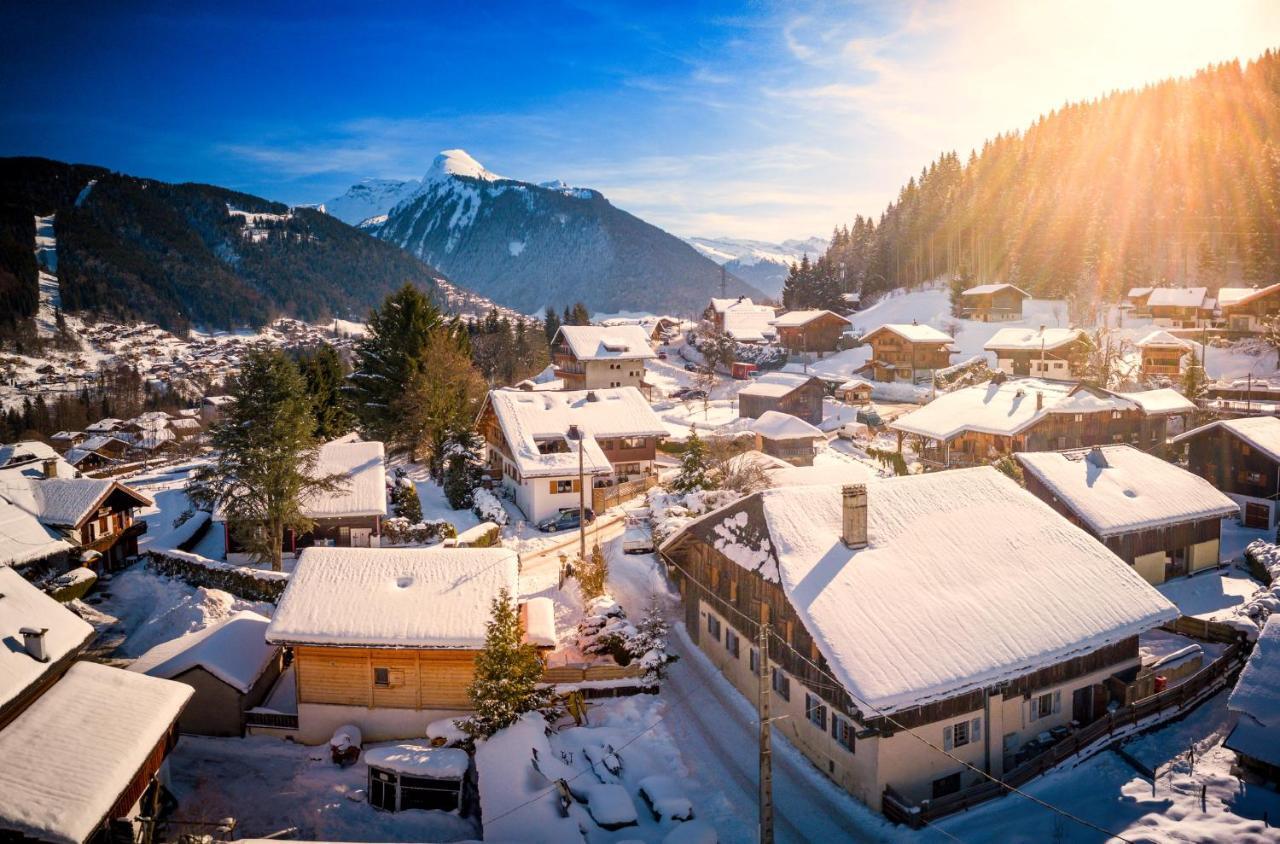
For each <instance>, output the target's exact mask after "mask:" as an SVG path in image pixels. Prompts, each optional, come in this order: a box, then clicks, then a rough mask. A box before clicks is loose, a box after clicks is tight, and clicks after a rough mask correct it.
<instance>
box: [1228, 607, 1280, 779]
mask: <svg viewBox="0 0 1280 844" xmlns="http://www.w3.org/2000/svg"><path fill="white" fill-rule="evenodd" d="M1227 708H1228V709H1230V710H1231V711H1232V712H1238V713H1240V718H1239V720H1238V721H1237V723H1236V727H1235V729H1234V730H1232V732H1231V735H1229V736H1228V737H1227V740H1226V741H1225V742H1224V745H1225V746H1226V747H1227V748H1229V749H1231V750H1235V751H1237V752H1240V753H1244V754H1246V755H1248V756H1252V757H1254V758H1255V759H1260V760H1262V761H1264V762H1267V763H1269V764H1271V765H1277V766H1280V742H1277V741H1276V731H1277V730H1280V613H1272V614H1271V616H1270V617H1269V618H1268V619H1267V623H1266V624H1264V625H1263V627H1262V632H1261V633H1260V634H1259V635H1258V642H1257V644H1256V645H1255V646H1254V648H1253V653H1251V654H1250V655H1249V661H1248V662H1246V663H1245V666H1244V670H1242V671H1241V672H1240V678H1239V679H1238V680H1236V687H1235V689H1233V690H1232V692H1231V696H1230V697H1228V698H1227Z"/></svg>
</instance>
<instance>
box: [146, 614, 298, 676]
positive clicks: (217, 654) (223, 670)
mask: <svg viewBox="0 0 1280 844" xmlns="http://www.w3.org/2000/svg"><path fill="white" fill-rule="evenodd" d="M269 623H270V620H269V619H267V618H266V617H265V616H261V615H258V614H257V613H256V612H249V611H247V610H244V611H241V612H238V613H235V614H234V615H231V616H229V617H228V618H226V619H223V620H222V621H221V622H219V623H217V624H211V625H209V626H208V627H206V628H204V629H203V630H200V631H198V632H196V633H188V634H187V635H185V636H179V637H178V638H176V639H170V640H169V641H167V642H162V643H160V644H158V645H156V646H155V647H154V648H152V649H151V650H149V651H147V652H146V653H144V654H143V655H142V656H140V657H138V658H137V659H136V660H134V661H133V663H131V664H130V665H129V670H130V671H137V672H139V673H142V674H149V675H151V676H152V677H163V678H165V679H166V680H172V679H175V678H176V677H178V676H179V675H180V674H183V673H185V672H187V671H190V670H191V669H192V668H203V669H204V670H206V671H208V672H209V673H210V674H212V675H213V676H215V677H217V678H218V679H219V680H221V681H222V682H224V683H226V684H227V685H228V686H231V687H232V688H233V689H235V690H237V691H239V692H241V693H242V694H243V693H247V692H248V691H249V690H250V689H251V688H253V684H254V682H256V681H257V679H258V678H259V677H261V676H262V672H263V671H265V670H266V668H267V666H268V665H270V664H271V660H272V658H273V657H275V655H276V653H277V652H278V651H279V648H277V647H276V646H274V645H270V644H267V640H266V632H267V625H268V624H269Z"/></svg>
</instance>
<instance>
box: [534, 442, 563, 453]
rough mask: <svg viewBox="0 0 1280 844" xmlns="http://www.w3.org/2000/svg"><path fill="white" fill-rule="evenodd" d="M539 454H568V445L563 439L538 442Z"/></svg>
mask: <svg viewBox="0 0 1280 844" xmlns="http://www.w3.org/2000/svg"><path fill="white" fill-rule="evenodd" d="M538 453H539V454H568V453H569V443H568V442H566V441H565V440H563V439H554V440H538Z"/></svg>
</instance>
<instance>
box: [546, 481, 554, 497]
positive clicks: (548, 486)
mask: <svg viewBox="0 0 1280 844" xmlns="http://www.w3.org/2000/svg"><path fill="white" fill-rule="evenodd" d="M547 489H548V491H549V492H550V493H551V494H552V495H554V494H555V491H556V482H555V481H551V482H550V483H549V484H547Z"/></svg>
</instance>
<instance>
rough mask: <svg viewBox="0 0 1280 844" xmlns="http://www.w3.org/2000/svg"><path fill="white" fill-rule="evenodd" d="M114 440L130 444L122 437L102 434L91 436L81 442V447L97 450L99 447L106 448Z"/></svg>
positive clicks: (86, 449)
mask: <svg viewBox="0 0 1280 844" xmlns="http://www.w3.org/2000/svg"><path fill="white" fill-rule="evenodd" d="M113 442H117V443H120V444H122V445H128V443H127V442H125V441H124V440H122V439H121V438H120V437H114V436H108V435H100V436H96V437H89V439H87V440H85V441H84V442H82V443H80V448H81V450H83V451H97V450H98V449H101V448H106V447H107V446H108V445H110V444H111V443H113Z"/></svg>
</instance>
